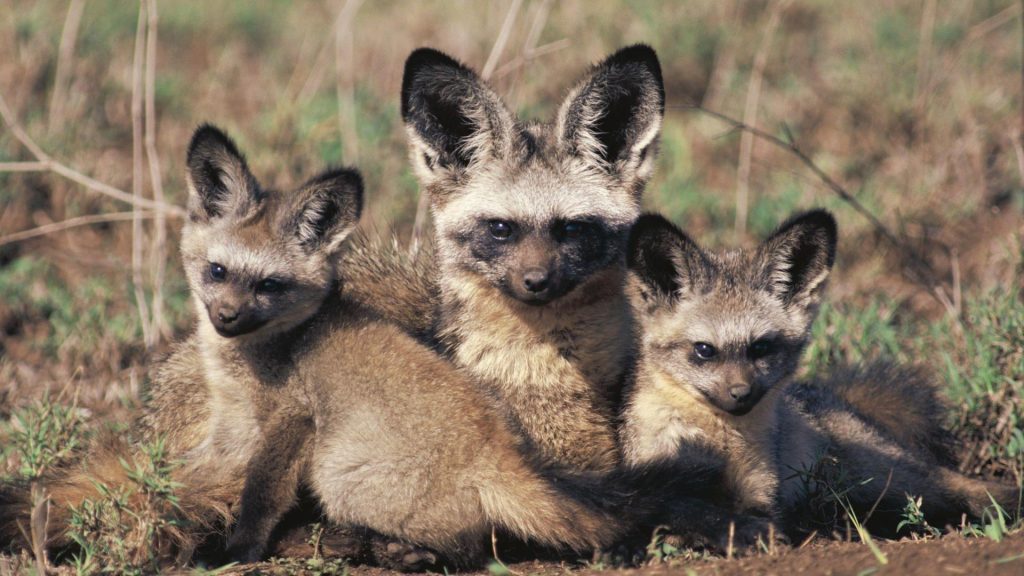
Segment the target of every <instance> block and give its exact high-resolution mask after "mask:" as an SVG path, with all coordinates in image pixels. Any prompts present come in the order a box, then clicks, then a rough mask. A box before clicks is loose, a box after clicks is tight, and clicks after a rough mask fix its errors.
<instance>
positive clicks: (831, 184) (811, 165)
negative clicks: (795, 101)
mask: <svg viewBox="0 0 1024 576" xmlns="http://www.w3.org/2000/svg"><path fill="white" fill-rule="evenodd" d="M686 107H687V108H691V109H694V110H698V111H700V112H702V113H704V114H707V115H708V116H711V117H712V118H717V119H718V120H721V121H722V122H724V123H726V124H728V125H729V126H730V127H732V128H733V129H734V130H740V131H743V132H749V133H751V134H753V135H754V136H756V137H758V138H760V139H761V140H764V141H766V142H769V143H771V144H773V145H775V146H777V147H779V148H781V149H783V150H786V151H788V152H789V153H790V154H792V155H793V156H796V158H797V159H799V160H800V162H801V163H803V165H804V166H805V167H807V169H808V170H810V171H811V172H812V173H813V174H814V175H815V176H816V177H817V178H818V179H819V180H821V182H822V183H824V184H825V186H826V187H827V188H828V189H829V190H830V191H832V192H833V193H834V194H835V195H836V196H838V197H839V198H840V199H841V200H843V202H846V203H847V204H849V205H850V207H851V208H853V209H854V210H855V211H856V212H857V213H859V214H860V215H861V216H863V217H864V218H865V219H866V220H867V221H868V222H869V223H870V224H871V226H872V227H873V228H874V229H875V232H876V233H877V234H878V235H879V236H881V237H882V238H883V239H884V240H885V241H886V242H888V243H889V244H890V245H891V246H892V247H893V248H896V249H897V250H898V251H899V252H900V254H902V255H904V256H905V257H906V258H905V259H906V262H907V263H908V266H909V272H910V279H911V280H912V281H914V282H915V283H917V284H919V285H920V286H923V287H925V288H927V289H928V291H929V293H930V294H932V295H933V296H935V298H936V299H937V300H938V301H939V302H940V303H941V304H942V305H943V306H944V307H945V308H946V310H947V312H948V313H949V314H950V315H951V316H953V317H954V318H957V319H958V320H959V318H958V316H957V314H956V310H955V308H954V307H953V305H952V302H951V301H950V300H949V299H948V298H945V297H944V291H943V288H942V282H941V281H939V280H938V279H936V278H935V273H934V271H933V270H932V269H931V267H930V266H929V265H928V264H927V263H925V262H923V261H922V260H920V259H919V258H917V257H915V256H914V255H913V254H912V250H911V249H910V248H909V247H908V246H907V245H906V244H905V243H904V242H903V241H902V240H901V239H900V238H899V237H898V236H897V235H896V234H895V233H894V232H892V231H891V230H889V227H888V226H886V225H885V224H883V223H882V221H881V220H879V219H878V217H877V216H875V215H874V214H873V213H872V212H871V211H870V210H868V209H867V208H866V207H865V206H864V205H863V204H861V202H860V201H859V200H857V198H855V197H854V196H853V195H852V194H850V193H849V192H848V191H847V190H846V188H844V187H843V186H842V185H840V184H839V183H838V182H836V181H835V180H834V179H833V178H832V177H831V176H829V175H828V174H827V173H825V171H824V170H822V169H821V168H820V167H819V166H818V165H817V164H815V162H814V160H812V159H811V157H810V156H809V155H808V154H807V153H806V152H805V151H804V150H803V149H802V148H800V147H799V146H798V145H797V143H796V141H795V140H794V139H793V135H792V134H790V133H789V130H788V129H786V128H785V127H783V128H784V129H785V131H786V137H787V139H786V140H783V139H781V138H779V137H777V136H774V135H772V134H769V133H767V132H765V131H764V130H761V129H759V128H755V127H753V126H749V125H747V124H745V123H744V122H742V121H740V120H736V119H735V118H732V117H730V116H726V115H725V114H722V113H721V112H716V111H714V110H708V109H707V108H704V107H703V106H701V105H699V104H690V105H687V106H686Z"/></svg>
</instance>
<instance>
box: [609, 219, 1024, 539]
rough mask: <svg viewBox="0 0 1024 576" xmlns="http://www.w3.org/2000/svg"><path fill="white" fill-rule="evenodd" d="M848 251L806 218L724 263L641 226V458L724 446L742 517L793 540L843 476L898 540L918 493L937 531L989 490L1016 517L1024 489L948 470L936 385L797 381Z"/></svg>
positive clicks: (861, 504)
mask: <svg viewBox="0 0 1024 576" xmlns="http://www.w3.org/2000/svg"><path fill="white" fill-rule="evenodd" d="M835 245H836V227H835V222H834V220H833V219H832V217H831V216H830V215H829V214H828V213H826V212H823V211H812V212H809V213H806V214H803V215H800V216H797V217H795V218H793V219H791V220H790V221H789V222H787V223H786V224H784V225H783V226H782V227H781V228H779V230H778V231H776V232H775V233H774V234H773V235H772V236H771V237H770V238H768V239H767V240H766V241H765V242H764V243H762V244H761V245H760V246H759V247H758V248H757V249H756V250H754V251H753V252H741V251H733V252H727V253H724V254H713V253H710V252H706V251H705V250H703V249H701V248H700V247H698V246H697V244H696V243H694V242H693V241H692V240H691V239H690V238H688V237H687V236H686V235H685V234H683V233H682V232H681V231H679V230H678V229H677V228H675V227H674V226H673V225H672V224H670V223H669V222H667V221H665V220H664V219H663V218H661V217H658V216H645V217H642V218H641V219H640V220H639V221H638V223H637V226H636V228H635V229H634V231H633V236H632V239H631V247H630V259H631V267H632V269H633V270H634V272H635V277H634V280H635V281H636V284H635V288H636V290H635V294H636V299H635V300H636V308H637V310H638V316H639V317H640V318H641V324H642V328H643V329H642V334H643V336H642V350H641V353H640V354H641V360H640V362H639V365H638V368H637V376H636V381H635V383H634V384H633V385H632V387H631V389H630V391H629V395H628V399H627V401H626V403H625V408H624V416H623V419H624V423H623V429H622V438H623V445H624V446H623V450H624V453H625V458H626V460H627V462H630V463H633V464H637V463H644V462H651V461H664V460H672V459H686V458H687V457H688V452H689V451H692V450H694V449H696V448H698V447H699V448H701V449H710V450H712V451H714V452H717V453H719V454H720V455H721V457H722V458H724V459H725V467H726V478H727V481H726V482H727V485H728V486H729V488H730V490H731V491H732V493H733V495H734V496H733V498H734V502H735V504H736V506H737V508H738V509H740V510H742V511H745V512H749V513H755V514H762V515H766V516H769V517H772V518H776V519H778V520H781V521H782V523H783V525H784V527H786V528H787V529H793V528H794V527H796V526H798V525H799V524H801V523H802V522H803V516H802V515H803V514H805V513H807V512H810V511H809V510H808V506H809V504H808V503H809V501H810V497H811V495H810V493H809V490H812V489H813V488H814V487H816V486H819V485H823V486H826V487H828V486H830V484H829V482H832V481H834V480H835V479H836V476H835V475H836V474H838V475H842V474H847V475H848V476H847V477H846V481H845V483H846V484H847V485H846V486H844V487H842V489H846V488H849V492H847V493H846V495H845V497H846V498H848V499H849V502H850V504H851V505H852V506H853V509H854V510H855V511H856V512H857V513H858V514H859V517H860V518H864V516H865V513H866V512H867V511H868V510H869V509H873V508H876V509H875V514H873V516H872V518H873V519H874V520H876V521H878V522H881V523H883V524H877V525H878V526H880V527H879V529H881V530H888V531H890V532H891V531H892V528H893V526H894V525H895V522H890V523H889V524H884V522H886V521H891V520H892V519H893V517H898V514H899V512H901V511H902V510H903V508H904V506H905V505H906V495H907V494H912V495H914V496H920V497H921V498H922V502H923V505H922V510H923V511H924V512H925V514H926V515H927V516H928V518H929V519H930V520H931V521H932V522H933V523H935V524H939V523H941V522H951V521H957V520H959V518H960V516H961V514H962V513H966V514H968V515H970V516H972V517H979V516H980V515H981V514H982V511H983V510H984V508H985V507H986V506H987V505H989V504H990V501H989V498H988V493H991V494H992V495H993V497H995V498H996V499H997V501H998V502H999V503H1000V504H1002V505H1003V506H1005V507H1006V508H1007V509H1016V507H1017V505H1016V493H1017V491H1016V489H1015V488H1011V487H1008V486H1002V485H998V484H993V483H988V482H983V481H980V480H973V479H970V478H967V477H965V476H963V475H961V474H959V473H957V472H954V471H953V470H951V469H949V468H947V467H945V466H943V465H942V464H943V463H946V462H948V454H944V452H945V450H944V449H943V448H942V447H940V446H938V445H937V444H936V440H935V439H938V438H945V437H947V436H948V434H947V435H943V434H942V429H941V425H940V423H939V420H938V418H937V417H936V416H935V415H936V414H937V413H938V412H939V411H940V408H941V405H938V404H935V403H936V402H937V400H936V396H935V393H934V387H932V385H931V384H929V383H927V381H926V379H925V378H924V377H923V376H922V375H921V374H919V373H916V372H914V371H913V370H911V369H908V368H903V369H898V368H893V367H887V368H886V367H881V366H880V367H876V368H874V369H870V368H869V369H861V370H855V371H851V372H847V373H845V374H841V375H838V376H839V377H838V379H837V381H836V382H834V383H832V385H830V383H828V382H816V383H815V382H804V383H794V382H793V381H792V376H793V374H794V372H795V370H796V368H797V363H798V361H799V358H800V355H801V352H802V350H803V348H804V346H805V345H806V343H807V341H808V339H809V334H810V327H811V323H812V321H813V320H814V317H815V315H816V313H817V308H818V306H819V304H820V301H821V298H822V292H823V290H824V288H825V285H826V283H827V279H828V275H829V272H830V270H831V266H832V263H833V260H834V254H835ZM880 379H883V380H880ZM884 379H888V381H885V380H884ZM911 384H919V385H920V386H922V388H921V389H919V390H910V389H908V386H909V385H911ZM872 390H888V392H887V393H885V394H881V395H879V396H877V397H876V398H875V401H881V402H883V403H884V404H885V405H882V406H879V405H876V404H874V402H873V401H872V392H871V391H872ZM895 401H904V402H907V401H921V402H930V403H933V404H934V406H926V407H920V406H908V407H906V409H905V411H906V414H907V417H906V418H905V419H904V420H903V421H900V420H899V418H897V417H895V414H894V409H895V407H894V406H893V404H892V403H893V402H895ZM908 427H912V428H914V429H913V430H910V429H908ZM929 437H931V438H933V439H929ZM836 462H838V465H839V467H841V472H840V471H837V470H836V468H835V466H832V465H831V464H832V463H836ZM830 474H832V475H833V476H829V475H830ZM825 489H828V488H825ZM840 489H841V488H835V490H837V491H839V490H840ZM826 496H835V494H828V495H826Z"/></svg>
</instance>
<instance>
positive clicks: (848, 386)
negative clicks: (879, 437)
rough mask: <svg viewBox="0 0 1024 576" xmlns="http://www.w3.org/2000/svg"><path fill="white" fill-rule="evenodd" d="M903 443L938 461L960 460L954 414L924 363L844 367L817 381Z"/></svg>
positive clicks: (870, 364) (905, 446)
mask: <svg viewBox="0 0 1024 576" xmlns="http://www.w3.org/2000/svg"><path fill="white" fill-rule="evenodd" d="M816 384H818V385H822V386H825V387H826V388H828V389H830V390H831V391H832V392H833V393H834V394H835V395H836V396H838V397H839V398H841V399H842V400H843V401H845V402H846V403H847V404H849V405H850V407H852V408H853V409H854V411H855V412H856V413H857V414H858V415H859V416H860V417H861V418H863V419H864V420H866V421H867V422H868V423H870V424H872V425H874V426H876V427H877V428H878V429H880V430H882V431H884V432H885V433H886V434H889V435H890V436H891V437H892V438H893V439H894V440H895V441H896V442H897V443H898V444H899V445H900V446H902V447H904V448H906V449H909V450H912V451H914V452H915V453H916V454H918V455H919V456H924V457H926V458H927V459H930V460H933V461H934V462H936V463H939V464H943V465H947V466H953V465H955V463H956V462H955V461H956V458H955V455H954V447H955V446H956V442H955V439H954V437H953V434H952V433H951V432H950V431H949V429H948V428H947V425H946V419H947V416H948V414H949V411H948V410H947V406H946V404H945V402H944V400H943V399H942V397H941V395H940V393H939V386H938V384H937V382H936V381H935V378H934V377H933V376H932V375H931V374H930V373H929V372H928V370H926V369H924V368H923V367H920V366H903V365H898V364H895V363H892V362H884V361H878V362H872V363H869V364H864V365H860V366H842V367H839V368H837V369H835V370H834V371H832V372H831V373H830V374H829V375H828V376H827V377H826V378H825V379H823V380H820V381H818V382H816Z"/></svg>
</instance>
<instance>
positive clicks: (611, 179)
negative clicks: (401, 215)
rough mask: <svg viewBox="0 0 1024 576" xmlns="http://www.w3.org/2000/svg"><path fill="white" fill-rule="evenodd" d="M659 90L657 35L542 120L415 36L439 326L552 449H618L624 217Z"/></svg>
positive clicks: (413, 150)
mask: <svg viewBox="0 0 1024 576" xmlns="http://www.w3.org/2000/svg"><path fill="white" fill-rule="evenodd" d="M664 102H665V94H664V88H663V85H662V77H661V68H660V66H659V63H658V58H657V56H656V55H655V53H654V51H653V50H652V49H651V48H649V47H647V46H642V45H638V46H632V47H629V48H624V49H622V50H619V51H618V52H616V53H614V54H612V55H611V56H609V57H608V58H606V59H605V60H604V61H602V62H600V63H599V64H597V65H595V66H594V67H592V68H591V69H590V70H589V71H588V72H587V73H586V74H584V76H583V77H582V78H581V79H580V80H579V81H578V82H577V83H576V85H575V86H574V87H573V88H572V90H571V91H570V92H569V94H568V96H567V97H566V98H565V100H564V102H563V103H562V104H561V106H560V108H559V110H558V112H557V114H556V116H555V119H554V121H553V122H551V123H548V124H541V123H522V122H520V121H519V120H518V119H516V117H515V116H514V115H513V113H512V112H511V111H510V110H509V109H508V107H507V106H506V105H505V104H504V102H502V100H501V98H499V97H498V95H497V94H495V92H494V91H493V90H492V89H491V88H490V87H489V86H488V85H487V84H486V83H485V82H483V81H482V80H481V79H480V78H479V77H477V75H476V74H475V73H474V72H473V71H472V70H470V69H469V68H467V67H466V66H464V65H462V64H460V63H458V62H456V61H455V60H453V59H452V58H450V57H448V56H446V55H444V54H442V53H440V52H437V51H435V50H431V49H426V48H424V49H419V50H416V51H415V52H413V53H412V54H411V55H410V56H409V58H408V60H407V62H406V65H405V75H404V80H403V82H402V117H403V119H404V120H405V124H406V130H407V132H408V135H409V141H410V159H411V161H412V164H413V167H414V169H415V172H416V175H417V177H418V178H419V181H420V184H421V185H422V187H423V190H424V192H425V193H426V194H427V195H428V197H429V200H430V207H431V210H432V213H433V217H434V228H435V231H436V240H435V250H436V256H437V278H438V284H439V288H440V290H439V297H440V299H441V304H440V311H439V315H440V320H439V327H438V331H439V338H440V340H441V342H442V344H443V347H444V348H445V349H446V350H448V351H449V352H450V354H451V355H452V357H453V359H454V361H455V362H456V363H457V364H458V365H459V366H461V367H463V368H465V369H466V370H467V371H468V373H469V374H471V375H472V376H473V377H474V379H476V380H477V382H478V383H479V385H481V386H482V387H483V388H484V389H485V390H487V391H488V392H489V394H490V395H491V396H492V397H494V398H496V399H497V402H498V405H499V406H500V407H501V409H502V410H503V411H504V412H505V415H506V417H507V418H508V419H509V421H510V422H511V423H512V425H513V427H514V429H515V430H516V431H517V432H518V433H519V434H520V435H521V436H522V437H523V438H524V439H525V440H526V441H527V442H528V443H530V444H531V445H532V448H533V449H534V450H536V451H537V452H538V453H539V454H540V455H541V456H542V457H544V458H545V459H546V460H548V461H550V462H553V463H557V464H558V465H561V466H564V467H566V468H568V469H570V470H577V471H590V472H598V473H601V472H608V471H610V470H612V469H614V468H615V466H616V465H617V464H618V463H619V453H618V449H617V446H616V438H615V427H614V424H613V422H612V420H613V417H614V411H615V410H614V408H613V406H614V404H615V403H616V402H617V400H618V395H619V393H620V390H621V384H622V382H623V378H624V373H625V372H626V371H627V369H628V366H629V364H630V361H631V358H632V355H633V345H632V343H633V333H632V331H633V322H632V318H631V313H630V308H629V304H628V300H627V299H626V296H625V292H624V286H625V277H626V265H625V249H626V242H627V239H628V234H629V228H630V226H631V225H632V224H633V222H634V220H635V219H636V218H637V216H639V211H640V198H641V194H642V191H643V188H644V185H645V184H646V182H647V180H648V178H649V177H650V175H651V172H652V170H653V167H654V159H655V155H656V143H657V138H658V134H659V132H660V129H661V120H662V115H663V110H664Z"/></svg>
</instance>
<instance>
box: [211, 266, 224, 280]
mask: <svg viewBox="0 0 1024 576" xmlns="http://www.w3.org/2000/svg"><path fill="white" fill-rule="evenodd" d="M227 277H228V269H227V268H225V267H223V266H221V265H220V264H217V263H216V262H210V278H213V279H214V280H216V281H218V282H220V281H221V280H223V279H225V278H227Z"/></svg>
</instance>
